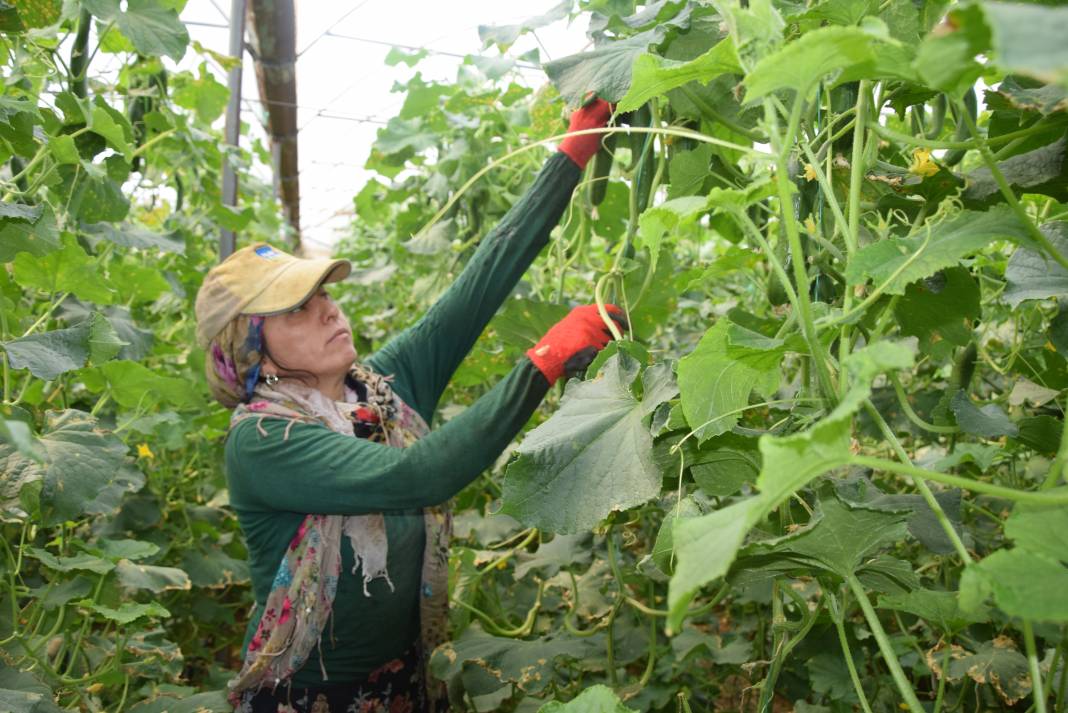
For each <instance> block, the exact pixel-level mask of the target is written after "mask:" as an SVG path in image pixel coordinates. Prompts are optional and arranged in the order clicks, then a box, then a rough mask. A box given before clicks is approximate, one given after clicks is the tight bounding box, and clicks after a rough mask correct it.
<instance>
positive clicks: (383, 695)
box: [234, 644, 434, 713]
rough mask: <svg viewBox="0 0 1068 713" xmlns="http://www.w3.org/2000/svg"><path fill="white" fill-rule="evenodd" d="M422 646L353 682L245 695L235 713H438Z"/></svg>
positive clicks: (283, 685) (263, 690)
mask: <svg viewBox="0 0 1068 713" xmlns="http://www.w3.org/2000/svg"><path fill="white" fill-rule="evenodd" d="M421 662H422V656H421V654H420V646H419V645H418V644H416V645H414V646H412V647H411V648H409V649H408V650H407V651H405V652H404V653H403V654H401V656H400V657H399V658H395V659H393V660H392V661H387V662H386V663H384V664H382V665H381V666H379V667H378V668H377V669H375V670H374V671H372V672H371V673H369V674H368V675H367V677H366V678H364V679H363V680H360V681H355V682H352V683H339V684H333V685H322V686H307V687H305V686H291V685H289V682H285V683H281V684H279V685H278V686H277V687H276V688H275V689H274V690H273V691H272V690H271V689H270V688H268V687H266V686H264V687H263V688H261V689H260V690H259V691H253V690H248V691H245V692H244V693H243V694H242V695H241V703H240V704H239V705H238V706H237V708H235V709H234V710H235V713H434V712H433V711H432V710H431V707H430V704H429V703H428V702H427V695H426V688H425V686H424V679H423V670H422V663H421Z"/></svg>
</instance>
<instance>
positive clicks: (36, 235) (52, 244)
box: [0, 203, 61, 262]
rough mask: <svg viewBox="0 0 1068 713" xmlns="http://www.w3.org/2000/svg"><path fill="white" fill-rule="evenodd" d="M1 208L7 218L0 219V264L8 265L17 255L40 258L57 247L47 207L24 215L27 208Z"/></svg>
mask: <svg viewBox="0 0 1068 713" xmlns="http://www.w3.org/2000/svg"><path fill="white" fill-rule="evenodd" d="M5 205H7V206H8V208H9V211H8V212H9V213H11V215H9V216H3V217H0V262H9V261H11V260H13V259H14V257H15V256H16V255H17V254H19V253H20V252H25V253H29V254H30V255H36V256H41V255H45V254H47V253H50V252H52V251H53V250H58V249H59V248H60V247H61V242H60V237H59V230H58V228H57V227H56V216H55V215H54V214H53V213H52V210H51V209H50V208H45V209H43V210H40V209H38V210H37V211H32V212H27V211H26V210H24V209H25V208H27V207H28V206H16V205H14V204H11V203H8V204H5Z"/></svg>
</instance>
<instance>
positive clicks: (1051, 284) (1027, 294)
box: [1001, 221, 1068, 309]
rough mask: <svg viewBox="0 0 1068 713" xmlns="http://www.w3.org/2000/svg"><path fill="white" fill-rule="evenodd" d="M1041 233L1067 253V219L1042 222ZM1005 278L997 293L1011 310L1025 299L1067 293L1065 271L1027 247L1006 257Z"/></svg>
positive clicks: (1054, 245) (1067, 277)
mask: <svg viewBox="0 0 1068 713" xmlns="http://www.w3.org/2000/svg"><path fill="white" fill-rule="evenodd" d="M1042 233H1043V235H1045V236H1046V237H1047V238H1049V241H1050V243H1052V244H1053V247H1054V248H1056V249H1057V250H1058V251H1059V252H1060V253H1061V255H1068V222H1064V221H1056V222H1051V223H1046V224H1045V225H1043V226H1042ZM1005 281H1006V282H1007V283H1008V284H1007V285H1006V286H1005V291H1004V292H1002V293H1001V296H1002V298H1003V299H1004V300H1005V301H1006V302H1008V303H1009V306H1010V307H1012V308H1014V309H1015V308H1016V307H1019V306H1020V303H1021V302H1024V301H1025V300H1044V299H1046V298H1048V297H1062V296H1068V270H1066V269H1065V268H1063V267H1061V265H1060V264H1059V263H1057V262H1055V261H1054V260H1053V259H1052V258H1050V257H1049V256H1047V255H1046V254H1045V253H1040V252H1036V251H1035V250H1033V249H1031V248H1030V247H1024V246H1020V247H1018V248H1017V249H1016V252H1014V253H1013V254H1012V257H1011V258H1009V263H1008V265H1006V266H1005Z"/></svg>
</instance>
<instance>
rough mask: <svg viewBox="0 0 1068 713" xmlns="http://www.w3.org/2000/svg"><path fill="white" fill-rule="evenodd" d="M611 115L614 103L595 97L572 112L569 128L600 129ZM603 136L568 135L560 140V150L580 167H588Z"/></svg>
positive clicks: (574, 129) (571, 129) (575, 129)
mask: <svg viewBox="0 0 1068 713" xmlns="http://www.w3.org/2000/svg"><path fill="white" fill-rule="evenodd" d="M610 116H612V105H611V104H609V103H608V102H606V101H605V100H604V99H594V100H593V101H591V102H589V103H588V104H585V105H583V106H582V107H581V108H579V109H576V110H575V111H574V112H572V113H571V122H570V123H569V124H568V126H567V130H568V131H581V130H583V129H599V128H601V127H603V126H605V125H607V124H608V117H610ZM603 138H604V134H584V135H582V136H568V137H565V138H564V140H563V141H561V142H560V149H559V150H560V151H563V152H564V153H566V154H567V155H568V156H569V157H570V158H571V160H572V161H574V162H575V165H577V166H578V167H579V168H586V164H587V163H588V162H589V160H590V159H591V158H592V157H593V155H594V154H595V153H597V149H599V148H600V147H601V139H603Z"/></svg>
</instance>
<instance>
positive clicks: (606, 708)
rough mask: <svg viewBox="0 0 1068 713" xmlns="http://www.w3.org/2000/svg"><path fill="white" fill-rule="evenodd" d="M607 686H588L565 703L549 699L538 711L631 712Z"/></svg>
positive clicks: (569, 712)
mask: <svg viewBox="0 0 1068 713" xmlns="http://www.w3.org/2000/svg"><path fill="white" fill-rule="evenodd" d="M633 711H634V709H633V708H627V707H626V706H625V705H623V702H622V701H620V700H619V697H618V696H617V695H616V694H615V692H614V691H613V690H612V689H611V688H609V687H608V686H605V685H602V684H597V685H595V686H590V687H589V688H587V689H586V690H585V691H583V692H582V693H580V694H578V695H577V696H575V697H574V698H572V699H571V700H570V701H568V702H567V703H560V702H559V701H549V702H548V703H546V704H545V705H543V706H542V707H541V708H539V709H538V713H633Z"/></svg>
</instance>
